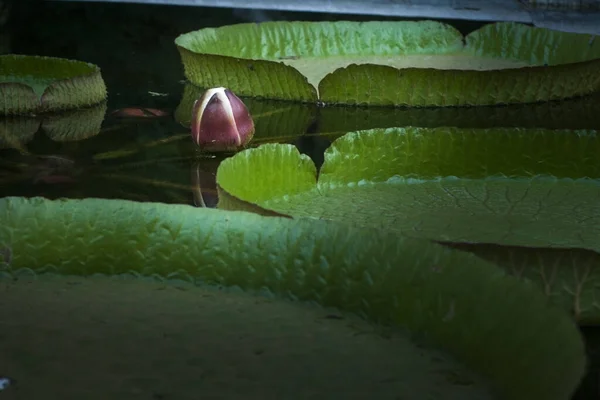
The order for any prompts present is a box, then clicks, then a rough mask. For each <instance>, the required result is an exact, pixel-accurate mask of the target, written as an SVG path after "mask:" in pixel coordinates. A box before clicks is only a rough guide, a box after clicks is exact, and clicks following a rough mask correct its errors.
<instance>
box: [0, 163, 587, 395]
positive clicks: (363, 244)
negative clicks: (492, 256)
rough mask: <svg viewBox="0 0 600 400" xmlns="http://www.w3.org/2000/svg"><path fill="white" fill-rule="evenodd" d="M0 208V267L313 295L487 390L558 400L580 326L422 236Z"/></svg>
mask: <svg viewBox="0 0 600 400" xmlns="http://www.w3.org/2000/svg"><path fill="white" fill-rule="evenodd" d="M240 154H241V153H240ZM0 219H1V220H2V221H3V223H2V224H1V225H0V245H2V244H3V246H5V248H7V249H10V254H12V256H11V259H10V264H9V265H8V271H9V273H10V272H12V271H19V270H23V269H29V270H33V271H34V272H36V273H41V272H44V271H53V272H59V273H61V274H77V275H82V274H83V275H89V274H93V273H104V274H109V275H115V274H120V273H127V272H135V273H136V274H138V275H139V274H141V275H152V274H155V275H158V276H161V277H163V278H165V277H166V278H177V277H178V278H184V279H188V280H191V281H193V282H199V281H201V282H204V283H212V284H223V285H228V286H231V285H237V286H239V287H241V288H243V289H246V290H262V291H270V292H272V293H275V294H278V295H288V296H290V297H292V298H294V299H300V300H313V301H317V302H318V303H320V304H322V305H325V306H336V307H340V308H342V309H344V310H346V311H350V312H357V313H361V314H362V315H364V316H366V317H368V318H370V319H371V320H372V321H376V322H382V323H391V324H395V325H399V326H403V327H405V328H408V329H409V330H410V331H411V332H412V333H413V334H415V335H416V336H415V338H417V337H418V338H420V341H421V343H426V344H429V343H435V344H437V346H439V347H440V348H442V349H445V350H446V351H449V352H450V353H452V354H454V355H455V356H456V357H458V358H459V360H460V361H462V362H463V363H464V364H465V365H466V366H468V367H470V368H471V370H472V371H475V372H477V373H482V374H483V375H484V376H485V377H486V378H488V380H489V382H490V383H491V386H492V389H493V391H494V394H495V395H499V396H500V397H499V398H506V399H511V400H526V399H527V400H529V399H546V400H564V399H567V398H569V397H570V396H571V395H572V393H573V391H574V389H575V387H576V386H577V384H578V383H579V380H580V379H581V377H582V374H583V371H584V366H585V357H584V352H583V343H582V340H581V337H580V335H579V332H578V330H577V329H576V327H575V325H574V324H573V323H572V321H570V319H569V318H568V317H567V315H566V314H565V313H564V312H563V311H562V310H559V309H558V308H555V307H552V306H549V305H548V303H547V301H546V300H545V298H544V296H542V295H541V293H539V291H537V290H536V289H534V288H532V287H530V285H527V284H524V283H522V282H519V281H518V280H516V279H514V278H512V277H510V276H508V275H506V274H505V273H503V272H502V271H501V270H500V269H498V268H496V267H494V266H493V265H491V264H489V263H487V262H485V261H483V260H481V259H478V258H476V257H475V256H473V255H471V254H467V253H463V252H459V251H456V250H454V249H449V248H444V247H442V246H440V245H438V244H435V243H430V242H428V241H424V240H417V239H410V238H402V237H399V236H397V235H394V234H391V233H389V232H384V231H377V230H371V229H365V228H348V227H347V226H345V225H343V224H337V223H331V222H327V221H308V220H294V219H287V218H271V217H263V216H259V215H255V214H251V213H244V212H228V211H223V210H212V209H194V208H192V207H189V206H183V205H165V204H158V203H135V202H129V201H117V200H114V201H107V200H99V199H86V200H61V201H49V200H45V199H41V198H35V199H23V198H4V199H0ZM4 254H8V251H5V252H4ZM0 266H2V263H1V262H0ZM4 267H5V269H6V267H7V265H6V263H4ZM424 351H425V350H424ZM459 381H460V379H459ZM411 389H412V386H411V385H410V384H408V385H407V388H406V393H404V394H403V393H400V394H399V395H401V396H404V395H406V397H409V395H410V396H413V395H414V393H413V392H411ZM442 393H446V392H445V391H444V389H442Z"/></svg>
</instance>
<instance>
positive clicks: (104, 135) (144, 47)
mask: <svg viewBox="0 0 600 400" xmlns="http://www.w3.org/2000/svg"><path fill="white" fill-rule="evenodd" d="M18 12H19V13H20V14H19V17H20V18H25V19H26V20H27V21H28V26H35V27H39V26H44V27H47V29H34V30H31V29H27V30H26V31H24V29H25V28H22V27H21V28H15V37H14V38H13V49H12V50H13V52H15V53H24V54H38V55H49V56H57V57H66V58H73V59H80V60H85V61H89V62H92V63H95V64H98V65H100V66H101V68H102V70H103V77H104V79H105V81H106V83H107V85H108V89H109V97H108V101H107V103H106V104H103V105H101V106H99V107H95V108H92V109H87V110H81V111H80V112H77V113H68V114H60V115H52V116H42V117H39V118H33V117H30V118H16V117H15V118H4V119H0V129H2V131H0V197H5V196H26V197H34V196H43V197H47V198H51V199H56V198H61V197H68V198H86V197H99V198H106V199H128V200H135V201H143V202H150V201H152V202H163V203H169V204H189V205H194V206H196V207H215V206H216V205H217V202H218V196H217V189H216V180H215V176H216V171H217V168H218V166H219V163H220V161H221V160H222V159H224V158H225V157H228V156H229V155H227V154H223V155H216V156H215V155H207V154H203V153H201V152H199V151H198V149H197V148H196V146H195V145H194V143H193V141H192V139H191V135H190V129H189V127H188V124H189V119H188V118H189V116H190V115H191V109H190V104H189V102H186V99H187V98H190V97H191V98H193V97H197V95H198V94H199V93H200V94H201V92H202V90H201V89H199V88H195V87H192V86H190V85H186V84H185V82H183V81H182V79H183V74H182V71H181V65H180V61H179V55H178V54H177V52H176V50H175V47H174V45H173V42H172V41H173V39H174V38H175V37H176V36H177V35H178V34H179V33H183V32H186V31H191V30H195V29H199V28H202V27H205V26H219V25H225V24H233V23H238V22H247V21H250V20H253V19H255V18H268V14H256V13H254V14H251V13H250V12H248V13H246V12H242V13H240V12H239V11H238V12H236V13H233V12H231V11H229V10H226V9H198V10H194V11H193V12H188V11H186V12H184V11H183V10H182V9H180V8H178V7H166V8H164V7H161V8H153V7H152V6H136V5H123V6H121V5H119V6H106V5H102V6H100V5H94V4H89V5H76V4H61V3H51V4H47V3H44V4H40V5H39V7H38V8H37V9H35V10H34V9H26V8H22V9H20V10H19V11H18ZM274 18H276V19H290V20H292V19H304V20H307V19H313V20H318V19H321V20H325V19H329V18H331V16H329V15H311V14H286V13H279V14H275V15H274ZM361 18H363V19H364V20H367V19H369V18H367V17H359V16H348V17H347V18H346V19H354V20H357V19H361ZM49 21H51V22H49ZM174 21H177V22H176V23H175V22H174ZM457 25H458V27H459V29H460V30H461V31H466V32H468V31H470V30H472V29H474V28H476V27H477V26H478V25H480V24H479V23H473V22H457ZM244 101H246V102H247V105H248V107H249V109H250V111H251V113H252V115H253V116H254V117H255V122H256V127H257V131H256V135H255V138H254V140H253V142H251V144H250V146H256V145H259V144H261V143H267V142H280V143H292V144H294V145H295V146H296V147H297V148H298V149H299V150H300V152H302V153H304V154H307V155H308V156H310V158H311V159H312V160H313V162H314V163H315V164H316V165H317V167H320V166H321V165H322V164H323V161H324V152H325V150H326V149H327V148H328V146H329V145H330V144H331V143H332V141H334V140H335V139H336V138H337V137H339V136H341V135H342V134H343V133H345V132H348V131H353V130H359V129H368V128H385V127H393V126H423V127H437V126H459V127H481V128H487V127H540V128H551V129H554V128H556V129H561V128H570V129H600V96H599V95H594V96H588V97H585V98H579V99H572V100H569V101H563V102H556V103H544V104H533V105H519V106H504V107H480V108H452V109H417V110H414V109H413V110H411V109H388V108H379V109H365V108H348V107H346V108H344V107H326V108H320V107H317V106H309V105H299V104H287V103H282V102H268V101H259V100H253V99H244ZM586 254H587V253H586ZM571 256H572V257H579V256H580V253H579V252H578V250H573V251H572V252H569V251H568V255H567V256H565V257H571ZM588 256H589V258H590V259H593V261H590V262H592V263H593V264H594V265H597V264H598V262H599V261H598V257H596V256H597V254H594V255H591V256H590V255H589V254H588V255H586V257H588ZM584 333H585V335H586V337H587V338H588V339H589V346H590V354H591V355H593V358H592V364H591V366H592V368H591V371H590V373H589V374H588V377H587V378H586V381H585V382H584V383H583V385H582V388H581V391H580V394H578V396H579V397H577V399H584V398H591V397H586V396H589V395H590V393H597V390H598V389H597V387H596V385H597V382H598V374H600V372H599V371H600V355H598V353H599V352H600V351H599V350H598V349H599V348H600V339H598V338H599V337H600V335H599V334H598V331H597V330H596V329H594V328H585V332H584ZM342 334H343V333H342ZM342 334H341V335H342ZM333 340H335V339H333ZM378 351H379V349H378ZM0 373H2V371H0ZM161 398H162V397H161Z"/></svg>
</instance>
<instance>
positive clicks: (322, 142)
mask: <svg viewBox="0 0 600 400" xmlns="http://www.w3.org/2000/svg"><path fill="white" fill-rule="evenodd" d="M201 93H202V89H199V88H196V87H194V86H192V85H189V84H188V85H184V86H183V88H182V94H181V96H180V97H179V99H180V101H179V102H178V103H176V104H175V101H176V98H177V96H176V95H175V96H171V97H170V100H168V101H165V99H160V101H159V102H158V104H160V105H161V107H155V108H153V107H149V108H147V109H145V108H140V107H127V108H115V107H114V106H113V105H112V104H110V103H109V104H102V105H100V106H98V107H94V108H89V109H84V110H79V111H76V112H70V113H62V114H56V115H45V116H42V117H11V118H4V119H2V120H0V185H1V186H0V195H1V196H9V195H12V196H44V197H48V198H58V197H70V198H84V197H101V198H122V199H129V200H136V201H158V202H165V203H183V204H195V205H197V206H202V207H215V206H216V204H217V201H218V199H217V190H216V181H215V176H216V171H217V168H218V165H219V162H220V161H221V160H223V159H224V158H226V157H228V156H230V155H231V154H224V155H223V154H222V155H218V156H213V155H209V154H202V153H201V152H200V151H199V150H198V149H197V148H196V146H195V145H194V143H193V142H192V140H191V137H190V133H189V119H190V116H191V108H192V105H193V101H194V100H195V99H196V98H198V96H199V95H200V94H201ZM146 97H147V96H146ZM109 101H110V100H109ZM244 102H245V103H246V104H247V106H248V108H249V110H250V112H251V114H252V115H253V118H254V120H255V124H256V134H255V137H254V139H253V141H252V142H251V146H258V145H260V144H262V143H267V142H280V143H293V144H295V145H296V146H297V148H298V149H299V150H300V152H302V153H304V154H307V155H308V156H309V157H311V159H312V160H313V161H314V162H315V164H316V165H317V167H318V168H320V166H321V165H322V164H323V161H324V151H325V150H326V148H327V147H328V146H329V145H330V144H331V142H332V141H333V140H335V139H336V138H337V137H339V136H341V135H343V134H344V133H345V132H348V131H352V130H358V129H369V128H385V127H392V126H409V125H412V126H424V127H433V126H458V127H469V128H473V127H476V128H485V127H496V126H507V127H514V126H524V127H547V128H574V129H575V128H576V129H600V112H599V111H600V95H594V96H590V97H586V98H579V99H572V100H569V101H564V102H560V103H555V102H554V103H542V104H532V105H519V106H510V107H477V108H438V109H430V108H419V109H405V108H404V109H402V108H400V109H398V108H396V109H390V108H371V109H365V108H352V107H346V108H343V107H330V108H327V107H325V108H322V107H317V106H313V105H307V104H295V103H288V102H277V101H265V100H257V99H244ZM155 103H156V102H155ZM149 105H150V106H151V105H152V103H151V102H150V104H149Z"/></svg>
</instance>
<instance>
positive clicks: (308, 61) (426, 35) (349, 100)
mask: <svg viewBox="0 0 600 400" xmlns="http://www.w3.org/2000/svg"><path fill="white" fill-rule="evenodd" d="M463 42H464V43H463ZM175 44H176V45H177V48H178V49H179V52H180V54H181V59H182V62H183V66H184V71H185V76H186V77H187V79H189V80H190V81H191V82H192V83H194V84H196V85H198V86H200V87H214V86H226V87H228V88H229V89H231V90H232V91H234V92H235V93H237V94H238V95H242V96H257V97H267V98H273V99H283V100H297V101H305V102H314V101H316V100H317V99H318V100H319V101H321V102H323V103H326V104H353V105H356V104H364V105H379V106H399V105H408V106H462V105H490V104H506V103H527V102H537V101H545V100H552V99H563V98H568V97H574V96H579V95H584V94H589V93H592V92H595V91H598V90H600V73H598V70H599V66H600V42H598V41H594V40H591V38H590V36H589V35H584V34H573V33H565V32H556V31H551V30H547V29H542V28H532V27H529V26H527V25H523V24H518V23H497V24H491V25H488V26H485V27H483V28H481V29H479V30H477V31H475V32H472V33H471V34H469V35H467V36H466V37H463V36H462V35H461V34H460V33H459V32H458V31H457V30H456V29H455V28H453V27H452V26H450V25H447V24H443V23H440V22H434V21H419V22H414V21H399V22H381V21H379V22H347V21H341V22H267V23H261V24H239V25H232V26H224V27H220V28H206V29H201V30H199V31H194V32H189V33H186V34H183V35H181V36H179V37H178V38H177V39H176V40H175ZM509 47H510V49H511V50H506V48H509ZM317 88H318V94H317Z"/></svg>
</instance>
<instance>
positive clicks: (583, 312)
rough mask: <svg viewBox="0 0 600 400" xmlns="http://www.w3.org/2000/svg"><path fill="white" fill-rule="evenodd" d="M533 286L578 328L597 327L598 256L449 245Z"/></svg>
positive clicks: (574, 251)
mask: <svg viewBox="0 0 600 400" xmlns="http://www.w3.org/2000/svg"><path fill="white" fill-rule="evenodd" d="M451 247H453V248H457V249H461V250H464V251H468V252H470V253H474V254H476V255H477V256H479V257H481V258H483V259H485V260H488V261H490V262H492V263H494V264H496V265H499V266H501V267H503V268H504V269H505V270H507V271H509V273H510V274H511V275H514V276H517V277H519V278H525V279H529V280H531V281H532V282H534V283H535V284H536V285H537V286H539V288H540V289H541V290H542V291H543V292H544V293H545V294H546V295H547V296H550V297H552V298H553V300H554V302H556V303H558V304H560V305H561V306H562V307H564V308H565V309H567V310H571V311H572V313H573V315H574V316H575V318H576V320H577V323H578V324H579V325H600V312H599V309H600V254H599V253H597V252H594V251H589V250H582V249H551V248H526V247H515V246H498V245H489V244H453V245H451Z"/></svg>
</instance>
